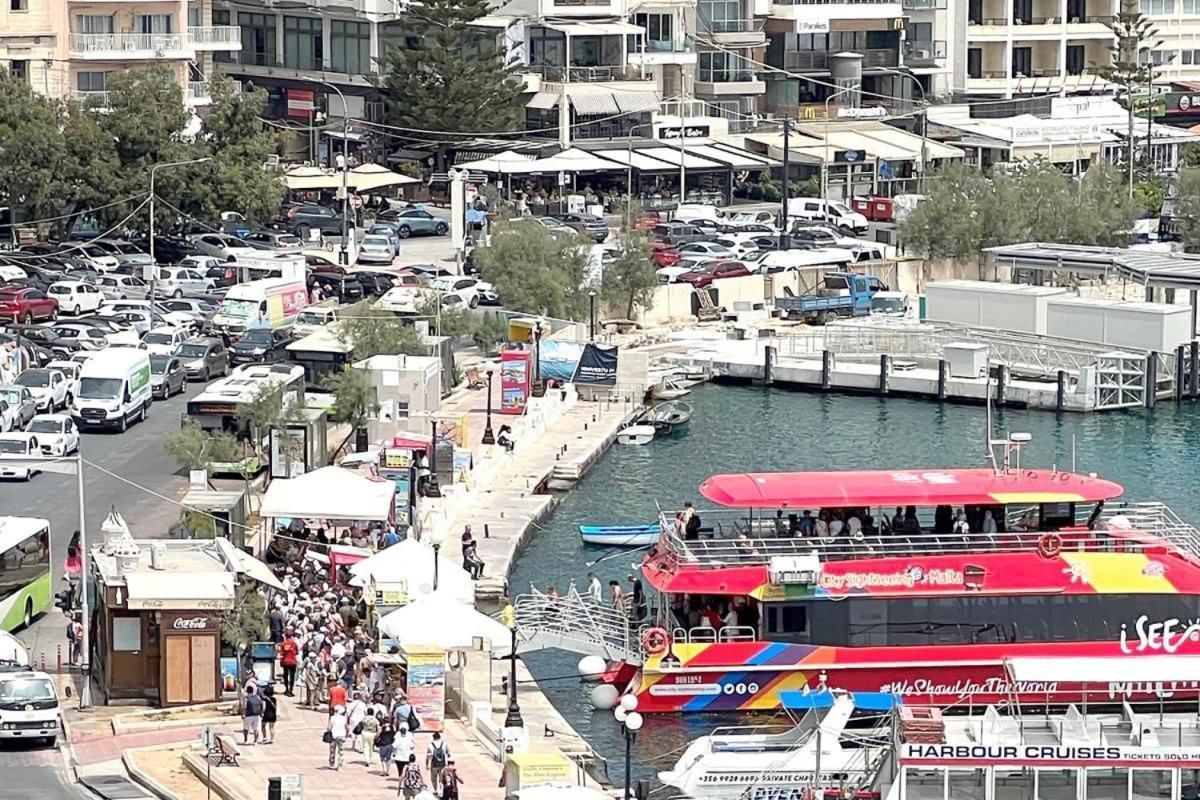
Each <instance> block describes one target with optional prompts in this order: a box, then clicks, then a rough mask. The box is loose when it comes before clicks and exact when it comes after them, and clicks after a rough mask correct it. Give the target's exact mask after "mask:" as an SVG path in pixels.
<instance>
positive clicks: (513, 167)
mask: <svg viewBox="0 0 1200 800" xmlns="http://www.w3.org/2000/svg"><path fill="white" fill-rule="evenodd" d="M532 163H533V159H532V158H530V157H529V156H526V155H522V154H521V153H518V152H516V151H515V150H505V151H503V152H500V153H496V154H495V155H494V156H488V157H487V158H483V159H480V160H479V161H468V162H466V163H465V164H455V165H454V168H455V169H465V170H467V171H468V172H472V171H473V172H494V173H499V174H502V175H510V174H514V173H523V172H530V171H531V170H530V169H529V165H530V164H532Z"/></svg>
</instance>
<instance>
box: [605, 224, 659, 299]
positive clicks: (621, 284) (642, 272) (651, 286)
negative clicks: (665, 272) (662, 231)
mask: <svg viewBox="0 0 1200 800" xmlns="http://www.w3.org/2000/svg"><path fill="white" fill-rule="evenodd" d="M651 248H652V245H651V242H650V237H649V236H648V235H647V234H646V233H645V232H644V231H639V230H631V231H625V232H624V233H623V234H622V235H621V240H620V242H618V243H617V254H616V258H615V259H613V260H612V261H610V262H609V263H608V264H606V265H605V266H604V273H603V275H602V277H601V282H600V298H601V300H603V301H604V303H605V304H606V305H608V306H609V307H610V308H619V309H622V310H623V312H624V316H625V318H626V319H632V318H633V312H634V310H635V309H639V308H645V307H646V306H648V305H649V304H650V301H651V300H652V299H653V298H654V292H655V290H656V289H658V276H657V275H655V274H654V266H653V264H651V262H650V251H651Z"/></svg>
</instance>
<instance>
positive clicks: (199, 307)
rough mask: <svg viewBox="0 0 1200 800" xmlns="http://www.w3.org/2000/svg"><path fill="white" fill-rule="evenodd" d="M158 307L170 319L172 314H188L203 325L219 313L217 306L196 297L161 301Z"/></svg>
mask: <svg viewBox="0 0 1200 800" xmlns="http://www.w3.org/2000/svg"><path fill="white" fill-rule="evenodd" d="M158 305H159V306H161V307H162V309H163V313H164V314H166V315H167V318H168V319H170V315H171V314H172V313H177V314H187V315H188V316H190V317H192V318H193V319H195V320H196V321H197V322H200V323H203V322H207V321H208V319H209V318H210V317H212V315H213V314H215V313H217V306H216V304H214V303H210V302H209V301H207V300H202V299H200V298H195V297H177V298H171V299H169V300H162V301H159V303H158Z"/></svg>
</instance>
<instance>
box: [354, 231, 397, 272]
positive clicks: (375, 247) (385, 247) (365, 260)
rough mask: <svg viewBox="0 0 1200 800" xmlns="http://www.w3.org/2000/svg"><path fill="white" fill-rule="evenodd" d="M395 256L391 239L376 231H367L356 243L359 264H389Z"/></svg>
mask: <svg viewBox="0 0 1200 800" xmlns="http://www.w3.org/2000/svg"><path fill="white" fill-rule="evenodd" d="M395 257H396V248H395V247H393V246H392V240H391V239H390V238H389V237H387V236H384V235H381V234H378V233H368V234H367V235H366V236H364V237H363V238H362V241H361V242H360V243H359V245H358V263H359V264H391V263H392V260H393V259H394V258H395Z"/></svg>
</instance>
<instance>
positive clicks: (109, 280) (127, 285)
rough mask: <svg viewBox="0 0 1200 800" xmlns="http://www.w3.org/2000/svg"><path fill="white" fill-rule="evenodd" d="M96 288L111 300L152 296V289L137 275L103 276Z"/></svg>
mask: <svg viewBox="0 0 1200 800" xmlns="http://www.w3.org/2000/svg"><path fill="white" fill-rule="evenodd" d="M96 286H97V288H99V289H100V291H101V292H102V293H103V294H104V296H105V297H106V298H108V299H109V300H131V299H133V298H142V297H146V296H148V295H149V294H150V287H149V286H147V285H146V283H145V282H144V281H143V280H142V279H141V278H139V277H137V276H136V275H102V276H101V277H100V280H99V281H97V283H96Z"/></svg>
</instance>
